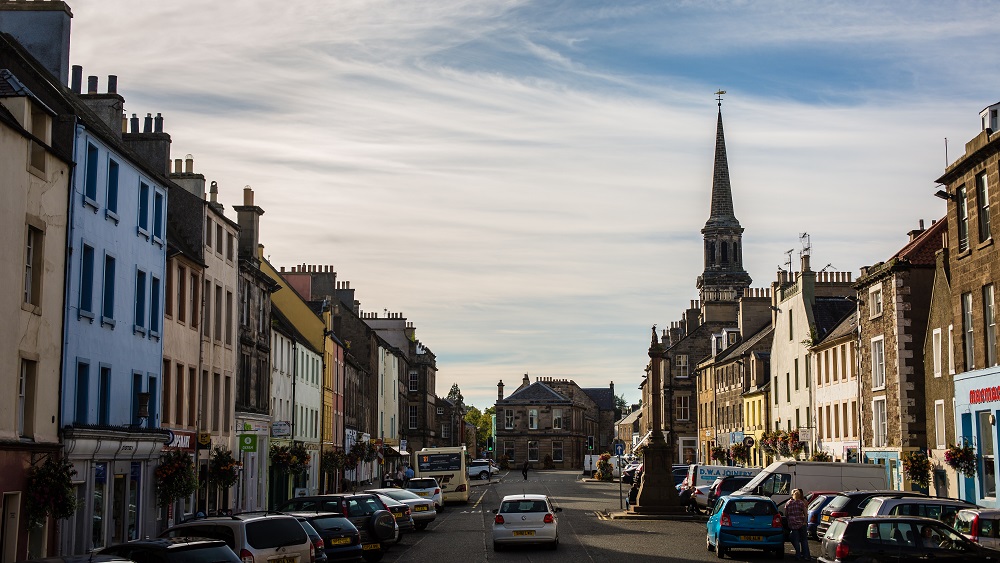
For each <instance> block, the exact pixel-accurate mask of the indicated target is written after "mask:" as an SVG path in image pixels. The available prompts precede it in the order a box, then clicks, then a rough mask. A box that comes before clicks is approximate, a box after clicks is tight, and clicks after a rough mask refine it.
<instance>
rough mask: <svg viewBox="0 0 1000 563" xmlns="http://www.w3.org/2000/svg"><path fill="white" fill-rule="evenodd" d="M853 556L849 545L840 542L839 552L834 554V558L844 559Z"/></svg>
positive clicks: (838, 545)
mask: <svg viewBox="0 0 1000 563" xmlns="http://www.w3.org/2000/svg"><path fill="white" fill-rule="evenodd" d="M850 554H851V549H850V548H849V547H847V544H846V543H844V542H840V543H838V544H837V551H836V552H834V557H836V558H837V559H844V558H846V557H847V556H848V555H850Z"/></svg>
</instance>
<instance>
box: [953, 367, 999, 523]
mask: <svg viewBox="0 0 1000 563" xmlns="http://www.w3.org/2000/svg"><path fill="white" fill-rule="evenodd" d="M998 416H1000V369H998V368H996V367H994V368H989V369H982V370H976V371H969V372H965V373H960V374H958V375H956V376H955V428H956V429H957V434H958V440H957V441H958V442H959V444H958V445H963V444H967V445H971V446H972V447H973V449H974V450H975V452H976V454H978V464H977V466H976V473H975V475H974V476H973V477H965V476H963V475H962V474H961V473H959V474H957V479H958V491H959V495H960V497H961V498H962V499H964V500H967V501H970V502H974V503H976V504H978V505H979V506H983V507H987V508H997V488H998V486H997V474H998V471H997V465H996V464H997V459H996V458H997V456H996V444H997V417H998ZM949 445H950V444H949Z"/></svg>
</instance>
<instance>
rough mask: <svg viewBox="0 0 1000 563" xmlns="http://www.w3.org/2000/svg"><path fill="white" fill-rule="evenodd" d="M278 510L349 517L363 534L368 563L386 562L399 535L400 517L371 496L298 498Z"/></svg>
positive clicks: (295, 514) (369, 494)
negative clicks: (397, 517) (392, 542)
mask: <svg viewBox="0 0 1000 563" xmlns="http://www.w3.org/2000/svg"><path fill="white" fill-rule="evenodd" d="M278 510H280V511H282V512H288V513H291V514H292V515H294V516H306V517H309V516H312V515H315V514H319V513H329V512H334V513H337V514H342V515H344V516H346V517H347V519H348V520H350V521H351V524H354V527H355V528H357V529H358V531H359V532H360V533H361V546H362V547H361V549H362V550H363V551H364V558H365V561H370V562H371V561H378V560H380V559H382V557H383V556H384V555H385V552H386V551H387V550H388V549H389V545H390V543H391V540H392V539H393V537H394V536H395V534H396V528H397V526H396V518H395V517H394V516H393V515H392V513H391V512H389V510H388V509H387V508H386V506H385V503H383V502H382V499H380V498H379V496H378V495H375V494H371V493H356V494H351V493H342V494H333V495H316V496H309V497H295V498H293V499H289V500H286V501H285V502H283V503H281V504H280V505H278Z"/></svg>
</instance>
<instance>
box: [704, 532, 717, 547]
mask: <svg viewBox="0 0 1000 563" xmlns="http://www.w3.org/2000/svg"><path fill="white" fill-rule="evenodd" d="M705 549H707V550H708V551H715V546H714V545H712V541H711V540H710V539H708V536H707V535H706V536H705Z"/></svg>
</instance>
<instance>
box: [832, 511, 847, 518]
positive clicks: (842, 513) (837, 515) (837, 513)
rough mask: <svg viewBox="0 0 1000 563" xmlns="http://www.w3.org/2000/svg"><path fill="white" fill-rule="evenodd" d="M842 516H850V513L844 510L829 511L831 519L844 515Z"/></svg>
mask: <svg viewBox="0 0 1000 563" xmlns="http://www.w3.org/2000/svg"><path fill="white" fill-rule="evenodd" d="M844 516H850V514H848V513H846V512H843V511H838V512H831V513H830V519H831V520H833V519H834V518H841V517H844Z"/></svg>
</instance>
